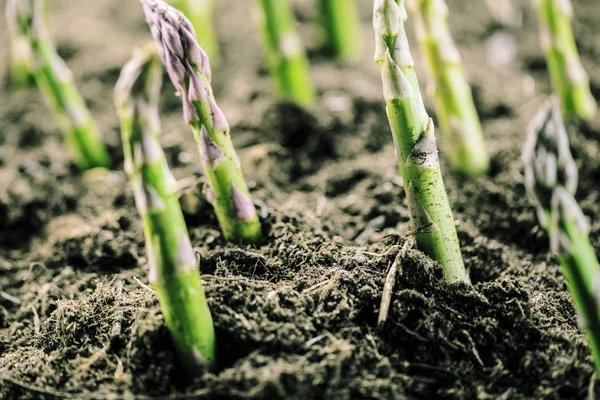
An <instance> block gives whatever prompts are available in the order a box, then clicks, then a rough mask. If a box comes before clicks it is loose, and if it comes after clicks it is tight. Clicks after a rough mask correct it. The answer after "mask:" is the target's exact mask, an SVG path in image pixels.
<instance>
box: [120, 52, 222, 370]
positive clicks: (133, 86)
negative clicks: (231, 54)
mask: <svg viewBox="0 0 600 400" xmlns="http://www.w3.org/2000/svg"><path fill="white" fill-rule="evenodd" d="M161 81H162V66H161V62H160V59H159V58H158V54H157V53H156V50H155V49H154V47H153V46H152V47H151V48H146V49H145V50H139V51H137V52H136V53H135V54H134V56H133V58H132V59H131V60H130V61H129V62H128V63H127V64H126V65H125V66H124V67H123V70H122V71H121V76H120V77H119V80H118V81H117V85H116V86H115V105H116V107H117V110H118V113H119V118H120V120H121V135H122V138H123V150H124V151H123V154H124V157H125V171H126V172H127V174H128V175H129V180H130V181H131V184H132V186H133V192H134V195H135V203H136V205H137V208H138V212H139V214H140V216H141V218H142V221H143V223H144V236H145V238H146V255H147V258H148V264H149V267H150V273H149V281H150V283H151V284H152V286H153V287H154V289H156V295H157V296H158V300H159V302H160V305H161V309H162V312H163V315H164V317H165V321H166V324H167V327H168V328H169V331H170V333H171V337H172V338H173V342H174V344H175V350H176V351H177V354H178V358H179V360H180V362H181V363H182V365H183V366H184V368H185V369H186V371H188V372H189V373H190V374H192V375H195V374H197V373H198V372H201V371H202V369H203V368H204V367H205V366H210V365H211V364H212V363H213V361H214V359H215V332H214V327H213V322H212V318H211V315H210V311H209V309H208V304H207V303H206V298H205V297H204V290H203V288H202V283H201V282H200V273H199V270H198V267H197V263H196V257H195V255H194V250H193V249H192V245H191V243H190V238H189V236H188V232H187V228H186V226H185V221H184V219H183V213H182V212H181V206H180V205H179V199H178V198H177V182H176V181H175V178H173V175H172V174H171V171H170V170H169V166H168V165H167V160H166V158H165V155H164V153H163V150H162V148H161V146H160V142H159V134H160V119H159V115H158V101H159V96H160V86H161V83H162V82H161Z"/></svg>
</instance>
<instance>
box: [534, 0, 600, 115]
mask: <svg viewBox="0 0 600 400" xmlns="http://www.w3.org/2000/svg"><path fill="white" fill-rule="evenodd" d="M533 1H534V4H535V7H536V10H537V14H538V19H539V23H540V41H541V44H542V48H543V49H544V52H545V53H546V61H547V62H548V68H549V70H550V77H551V78H552V84H553V85H554V90H555V91H556V93H557V95H558V96H559V97H560V105H561V108H562V110H563V112H564V114H565V116H578V117H581V118H585V119H592V118H593V117H594V115H595V114H596V108H597V105H596V100H595V99H594V97H593V96H592V93H591V91H590V85H589V78H588V75H587V73H586V72H585V70H584V69H583V66H582V65H581V61H580V60H579V53H578V52H577V46H576V44H575V38H574V37H573V30H572V29H571V20H572V19H573V6H572V5H571V2H570V0H533Z"/></svg>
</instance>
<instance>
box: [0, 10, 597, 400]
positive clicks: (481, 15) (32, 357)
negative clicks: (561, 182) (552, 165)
mask: <svg viewBox="0 0 600 400" xmlns="http://www.w3.org/2000/svg"><path fill="white" fill-rule="evenodd" d="M313 3H314V2H313V1H312V0H299V1H296V2H295V4H296V6H297V11H298V15H299V17H300V19H301V21H302V25H301V30H302V31H301V32H302V35H303V37H304V38H305V39H306V42H307V45H308V48H309V53H310V57H311V62H312V65H313V77H314V80H315V82H316V85H317V87H318V88H319V93H320V97H319V100H318V102H317V104H316V105H315V107H314V109H313V110H311V111H309V112H306V111H302V110H299V109H297V108H296V107H294V106H292V105H289V104H282V103H278V102H277V100H276V99H275V97H274V95H273V94H272V92H271V85H270V81H269V78H268V77H267V76H266V74H265V69H264V66H263V62H262V56H261V48H260V44H259V42H258V38H257V35H256V33H255V28H254V25H253V23H252V21H251V20H250V18H249V15H251V14H252V12H251V8H252V2H251V1H249V0H248V1H237V0H226V1H223V2H222V4H221V7H220V8H219V15H218V21H217V25H218V31H219V36H220V40H221V43H222V45H223V51H224V58H223V62H222V64H221V65H220V66H218V67H215V68H214V81H215V89H216V94H217V98H218V101H219V102H220V104H221V105H222V108H223V109H224V111H225V112H226V114H227V115H228V117H229V120H230V122H231V125H232V127H233V136H234V141H235V143H236V145H237V147H238V149H239V150H240V156H241V158H242V160H243V163H244V169H245V174H246V176H247V178H248V180H249V182H250V186H251V189H252V192H253V197H254V199H256V200H257V203H258V206H259V208H260V212H261V216H262V218H263V221H264V226H265V229H266V231H267V232H268V237H267V238H266V240H265V241H264V243H263V244H262V245H261V246H258V247H240V246H236V245H232V244H228V243H226V242H225V241H224V240H223V238H222V237H221V235H220V232H219V229H218V226H217V224H216V221H215V218H214V217H213V214H212V210H211V208H210V206H209V205H208V204H207V203H206V202H205V201H204V200H203V198H202V196H201V186H202V184H203V178H202V176H201V172H200V169H199V167H198V156H197V152H196V150H195V145H194V143H193V138H192V135H191V134H190V133H189V131H188V129H186V127H185V126H184V123H183V121H182V118H181V111H180V105H179V101H178V99H177V98H176V97H175V96H174V94H173V89H172V87H171V86H170V84H168V83H165V87H164V94H165V96H164V101H163V102H162V106H161V107H162V118H163V128H164V129H163V130H164V135H163V138H162V142H163V144H164V146H165V149H166V152H167V155H168V157H169V161H170V164H171V166H172V167H173V169H174V171H175V174H176V176H177V177H178V178H179V179H180V180H181V184H182V197H181V199H182V204H183V207H184V210H185V214H186V219H187V221H188V225H189V228H190V232H191V235H192V240H193V243H194V245H195V246H196V250H197V254H198V255H199V257H200V258H201V266H200V268H201V270H202V273H203V280H204V284H205V286H206V291H207V296H208V301H209V303H210V307H211V309H212V312H213V316H214V320H215V325H216V328H217V331H218V338H219V342H218V346H219V356H220V365H219V369H218V371H216V372H214V373H206V374H204V375H203V376H201V377H200V378H198V379H197V380H195V381H194V382H186V381H184V380H182V379H181V376H182V374H181V373H180V372H179V371H177V370H176V367H175V364H174V360H173V356H172V353H171V348H170V342H169V338H168V333H167V331H166V328H165V326H164V321H163V319H162V315H161V313H160V310H159V307H158V304H157V301H156V298H155V296H154V294H153V292H152V290H151V289H150V288H148V287H147V286H146V282H147V279H146V262H145V258H144V244H143V237H142V232H141V226H140V221H139V218H138V216H137V213H136V210H135V207H134V204H133V197H132V193H131V190H130V188H129V184H128V182H127V179H126V177H125V175H124V174H123V172H122V171H121V169H122V168H121V161H120V157H121V156H120V153H121V152H120V150H119V138H118V136H119V133H118V122H117V119H116V115H115V112H114V110H113V106H112V104H111V90H112V86H113V84H114V82H115V80H116V78H117V76H118V72H119V70H120V67H121V66H122V65H123V63H124V62H125V61H126V60H127V59H128V57H129V55H130V53H131V50H132V49H133V47H134V46H140V45H142V44H143V43H144V42H145V41H146V40H149V38H150V36H149V35H148V32H147V28H146V27H145V24H144V21H143V17H142V13H141V10H140V7H139V5H138V3H137V2H136V1H118V0H96V1H85V2H84V1H80V2H74V1H69V0H57V1H54V2H53V17H52V18H53V22H52V25H53V26H54V28H55V29H54V30H55V36H56V41H57V43H58V45H59V49H60V51H61V54H63V55H64V56H65V57H66V58H67V61H68V63H69V65H70V66H71V68H72V69H73V72H74V74H75V77H76V80H77V82H78V83H79V86H80V88H81V91H82V93H83V95H84V97H85V98H86V100H87V101H88V103H89V104H90V107H91V110H92V112H93V114H94V116H95V118H96V120H97V123H98V125H99V126H100V127H101V130H102V132H103V134H104V135H105V137H106V140H107V141H108V142H109V144H110V146H111V150H112V153H113V156H114V159H115V165H116V167H115V171H111V172H109V173H99V172H92V173H88V174H85V175H81V174H80V173H79V172H78V171H77V170H76V168H74V166H73V164H72V162H71V161H70V153H69V151H68V149H66V147H65V145H64V143H63V142H62V138H61V135H60V133H59V132H58V130H57V128H56V125H55V122H54V120H53V118H52V116H51V115H50V113H49V112H48V111H47V109H46V107H45V106H44V104H43V101H42V100H41V99H40V98H39V96H38V94H37V93H36V91H35V90H29V91H14V90H11V89H10V88H8V87H7V85H6V80H4V82H5V83H4V84H3V86H2V88H1V89H0V99H2V101H0V397H2V396H4V397H2V398H5V399H26V398H30V399H50V398H77V399H113V398H115V399H116V398H124V399H146V398H149V396H159V397H160V398H198V399H200V398H206V399H208V398H211V399H212V398H227V399H231V398H265V399H266V398H268V399H275V398H277V399H309V398H319V399H350V398H373V399H388V398H389V399H404V398H419V399H427V398H435V399H438V398H444V399H472V398H478V399H542V398H544V399H571V398H573V399H582V398H588V396H590V397H589V398H594V397H595V396H596V394H598V390H597V388H598V386H600V385H598V384H597V382H596V380H595V377H594V368H593V364H592V360H591V356H590V353H589V351H588V349H587V346H586V341H585V338H584V336H583V335H582V333H581V332H580V331H579V329H578V327H577V323H576V315H575V311H574V309H573V306H572V303H571V300H570V298H569V295H568V293H567V290H566V284H565V280H564V279H563V277H562V276H561V274H560V268H559V266H558V264H557V262H556V260H555V259H554V258H553V257H551V256H550V255H549V254H548V243H547V242H548V240H547V237H546V235H545V233H544V232H543V231H541V230H540V228H539V227H538V226H537V224H536V220H535V215H534V212H533V209H532V208H531V207H530V206H529V205H528V203H527V200H526V198H525V194H524V188H523V185H522V183H521V181H522V177H521V163H520V161H519V156H520V149H521V145H522V141H523V137H524V134H525V129H526V125H527V122H528V121H529V120H530V119H531V117H532V116H533V114H534V113H535V111H536V109H537V107H538V106H539V105H540V104H541V102H542V101H543V99H544V97H545V96H546V95H548V94H549V93H550V85H549V83H548V78H547V71H546V69H545V63H544V59H543V56H542V53H541V51H540V50H539V46H538V41H537V24H536V19H535V15H534V14H533V13H532V10H531V6H530V1H528V0H519V1H514V3H515V4H516V5H517V6H518V9H519V10H522V13H523V22H522V25H521V26H518V27H511V28H503V27H501V26H500V25H498V24H497V23H495V22H494V21H493V20H492V18H491V17H490V14H489V12H488V10H487V8H486V7H485V4H484V2H483V1H471V0H452V1H449V5H450V8H451V10H452V17H451V26H452V30H453V33H454V36H455V39H456V41H457V43H458V44H459V46H460V50H461V53H462V55H463V59H464V64H465V68H466V72H467V75H468V77H469V80H470V82H471V83H472V85H473V87H474V91H475V94H476V101H477V106H478V108H479V111H480V113H481V115H482V119H483V124H484V128H485V132H486V137H487V141H488V146H489V150H490V152H491V153H492V155H493V168H492V171H491V172H490V174H489V176H486V177H482V178H478V179H474V180H471V181H466V180H464V179H462V178H461V177H459V176H456V175H454V174H452V172H451V171H450V170H449V169H448V168H447V166H446V165H445V168H444V171H445V180H446V186H447V189H448V192H449V197H450V201H451V204H452V207H453V209H454V212H455V218H456V221H457V226H458V231H459V236H460V241H461V244H462V246H463V253H464V257H465V260H466V263H467V265H468V267H469V269H470V272H471V277H472V280H473V285H472V286H465V285H459V286H448V285H447V284H446V283H445V282H444V279H443V277H442V272H441V269H440V268H439V266H438V265H436V264H435V263H434V262H432V261H431V260H430V259H428V258H427V257H425V256H424V255H423V254H422V253H420V252H419V251H418V250H416V249H411V250H409V251H408V253H407V255H406V257H405V258H404V259H403V261H402V264H401V276H400V278H399V280H398V282H397V284H396V287H395V291H394V294H393V302H392V306H391V309H390V315H389V318H388V321H387V323H386V324H385V326H384V327H383V328H381V329H378V328H377V324H376V321H377V313H378V310H379V303H380V300H381V294H382V286H383V282H384V279H385V276H386V273H387V270H388V268H389V267H390V265H391V264H392V262H393V261H394V259H395V258H396V255H397V254H398V252H399V249H400V245H401V244H402V243H403V242H404V240H405V239H404V237H403V235H404V234H405V233H406V231H407V223H408V211H407V209H406V206H405V202H404V190H403V187H402V180H401V179H400V178H399V174H398V171H397V168H396V165H395V160H394V154H393V148H392V145H391V138H390V131H389V128H388V125H387V121H386V117H385V110H384V105H383V101H382V94H381V82H380V78H379V72H378V69H377V66H376V65H375V64H374V63H373V61H372V50H373V49H372V48H373V44H372V41H373V38H372V33H371V27H370V9H371V2H369V1H366V0H361V1H360V3H361V12H362V20H363V30H364V36H365V42H366V45H367V46H366V49H365V51H364V56H363V57H362V59H361V60H360V61H359V62H356V63H352V64H340V63H335V62H332V61H331V60H329V59H327V57H325V56H324V53H323V52H322V51H321V49H320V48H319V37H318V33H317V26H316V24H315V21H316V19H315V15H314V4H313ZM574 5H575V10H576V14H577V19H576V22H575V34H576V36H577V38H578V40H579V47H580V49H581V53H582V58H583V63H584V65H585V67H586V68H587V70H588V71H589V73H590V75H591V79H592V86H593V88H594V91H595V93H596V95H597V97H598V96H600V30H599V29H598V24H597V21H598V20H600V8H599V7H598V5H597V2H596V1H593V0H578V1H575V2H574ZM409 25H410V24H409ZM410 29H411V30H412V25H410ZM499 38H500V39H499ZM0 40H1V41H2V43H6V40H7V39H6V32H5V25H4V24H3V25H1V30H0ZM497 40H508V41H509V42H511V43H512V44H513V45H514V46H515V50H516V54H515V58H514V59H513V60H512V61H511V60H509V62H508V63H507V64H505V65H499V64H498V60H497V57H496V56H497V55H498V54H500V50H501V49H499V48H497V47H490V46H492V43H498V42H497ZM413 49H414V54H415V60H416V63H417V68H418V72H419V76H420V77H421V82H422V83H423V84H425V83H426V82H427V74H426V72H425V71H424V70H423V65H422V62H421V59H420V57H419V56H418V51H417V48H416V46H414V47H413ZM7 57H8V55H7V49H6V46H3V47H2V48H1V49H0V59H2V60H3V62H2V63H1V64H0V75H1V76H2V77H5V76H6V68H7V67H6V60H7ZM3 79H4V78H3ZM569 130H570V133H571V135H572V147H573V151H574V154H575V157H576V159H577V161H578V164H579V167H580V173H581V182H580V189H579V192H578V196H577V197H578V200H579V201H580V202H581V204H582V206H583V209H584V211H585V213H586V215H587V216H588V217H589V218H590V220H591V222H592V223H591V226H592V235H591V236H592V242H593V244H594V246H595V248H596V249H597V250H600V223H598V222H597V221H600V206H599V205H598V200H599V195H598V191H597V188H598V184H597V181H598V179H599V178H600V148H599V146H598V144H597V142H598V140H599V139H600V122H598V121H596V122H595V123H592V124H585V123H579V122H574V123H571V124H570V125H569ZM439 136H440V135H439V133H438V137H439ZM440 146H441V148H442V152H443V146H444V143H443V138H440ZM442 158H444V155H443V154H442Z"/></svg>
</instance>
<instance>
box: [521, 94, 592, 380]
mask: <svg viewBox="0 0 600 400" xmlns="http://www.w3.org/2000/svg"><path fill="white" fill-rule="evenodd" d="M523 161H524V163H525V187H526V189H527V194H528V196H529V199H530V201H531V203H532V204H533V205H534V206H535V208H536V211H537V216H538V219H539V221H540V225H542V226H543V227H544V228H545V229H546V230H547V231H548V234H549V236H550V247H551V250H552V252H554V253H555V254H557V255H558V260H559V262H560V265H561V266H562V271H563V274H564V275H565V278H566V279H567V282H568V283H569V290H570V292H571V295H572V296H573V299H574V300H575V307H576V309H577V310H578V312H579V315H580V317H581V318H580V322H581V324H582V327H583V329H584V330H585V333H586V335H587V339H588V344H589V346H590V348H591V349H592V355H593V357H594V360H595V364H596V371H597V373H600V304H599V301H600V265H599V264H598V259H597V258H596V254H595V253H594V249H593V247H592V245H591V244H590V239H589V236H588V232H589V227H588V223H587V221H586V218H585V216H584V215H583V212H582V211H581V208H580V207H579V205H578V204H577V201H576V200H575V198H574V197H573V196H574V194H575V191H576V189H577V166H576V165H575V161H574V160H573V157H572V156H571V151H570V149H569V138H568V136H567V132H566V129H565V126H564V123H563V121H562V117H561V114H560V109H559V105H558V102H557V101H552V102H548V104H546V105H545V106H544V107H543V109H542V110H541V111H540V112H539V114H538V115H537V116H536V118H535V119H534V120H533V121H532V124H531V125H530V128H529V132H528V136H527V141H526V143H525V146H524V148H523Z"/></svg>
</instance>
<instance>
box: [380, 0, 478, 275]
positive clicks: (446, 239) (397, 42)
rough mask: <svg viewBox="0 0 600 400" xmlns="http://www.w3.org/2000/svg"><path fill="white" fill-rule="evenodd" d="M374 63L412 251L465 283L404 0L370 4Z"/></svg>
mask: <svg viewBox="0 0 600 400" xmlns="http://www.w3.org/2000/svg"><path fill="white" fill-rule="evenodd" d="M373 12H374V14H373V24H374V28H375V40H376V50H375V61H376V62H377V63H378V64H379V65H380V67H381V77H382V80H383V94H384V98H385V103H386V110H387V115H388V120H389V123H390V127H391V129H392V133H393V138H394V144H395V146H396V156H397V158H398V165H399V166H400V172H401V174H402V178H403V180H404V189H405V191H406V197H407V201H408V206H409V209H410V215H411V230H412V231H413V232H414V235H415V237H416V239H417V246H418V247H419V248H420V249H421V250H423V251H424V252H425V253H426V254H427V255H429V256H430V257H431V258H433V259H434V260H436V261H438V262H439V263H440V264H441V265H442V267H443V268H444V271H445V273H446V279H447V280H448V281H449V282H468V281H469V277H468V275H467V272H466V270H465V265H464V262H463V259H462V254H461V252H460V246H459V243H458V236H457V234H456V227H455V226H454V217H453V216H452V210H451V209H450V204H449V203H448V197H447V195H446V189H445V188H444V182H443V180H442V173H441V171H440V163H439V160H438V150H437V145H436V140H435V135H434V126H433V121H432V120H431V118H429V115H427V112H426V111H425V106H424V105H423V100H422V98H421V92H420V90H419V83H418V81H417V76H416V74H415V70H414V64H413V59H412V56H411V54H410V49H409V46H408V40H407V38H406V30H405V27H404V22H405V21H406V18H407V15H406V9H405V6H404V0H375V7H374V10H373Z"/></svg>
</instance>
